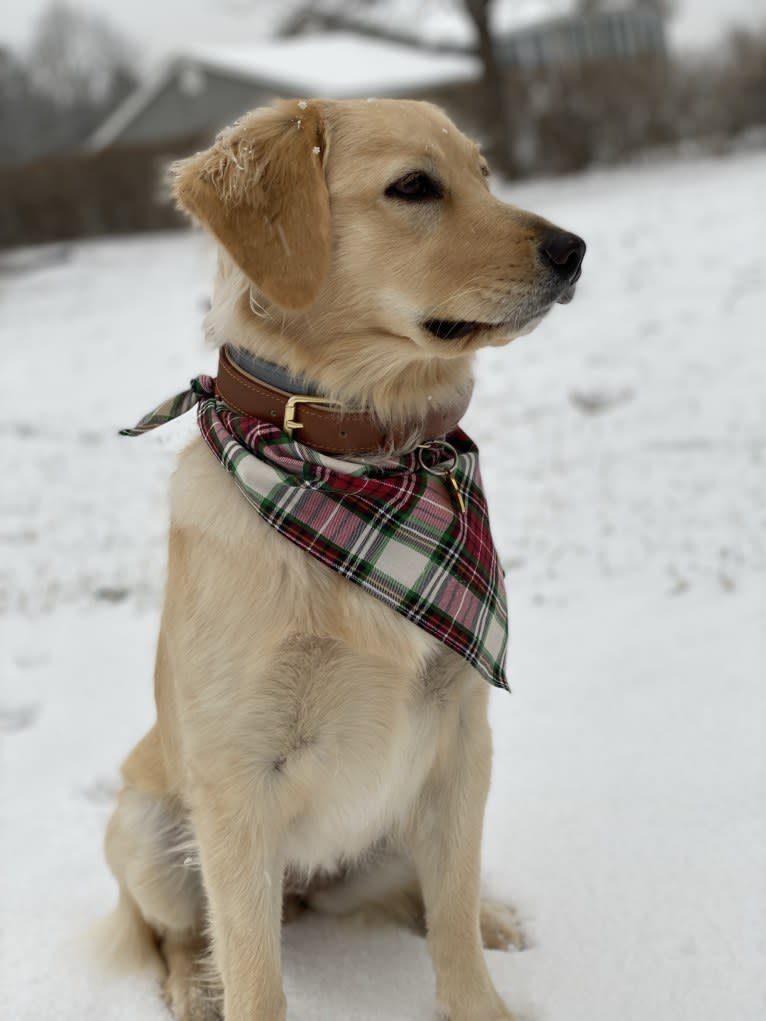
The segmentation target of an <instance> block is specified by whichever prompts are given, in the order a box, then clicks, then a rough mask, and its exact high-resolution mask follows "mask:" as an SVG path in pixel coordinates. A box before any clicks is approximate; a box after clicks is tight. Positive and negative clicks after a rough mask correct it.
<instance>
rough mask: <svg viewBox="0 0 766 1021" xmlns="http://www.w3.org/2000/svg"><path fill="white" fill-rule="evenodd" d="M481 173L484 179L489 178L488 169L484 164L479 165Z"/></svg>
mask: <svg viewBox="0 0 766 1021" xmlns="http://www.w3.org/2000/svg"><path fill="white" fill-rule="evenodd" d="M481 172H482V174H484V176H485V177H489V173H490V171H489V167H488V166H487V164H486V163H482V164H481Z"/></svg>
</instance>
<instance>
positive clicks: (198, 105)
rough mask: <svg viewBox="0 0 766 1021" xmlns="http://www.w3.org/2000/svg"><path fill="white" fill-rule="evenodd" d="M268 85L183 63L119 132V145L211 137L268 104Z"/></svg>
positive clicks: (272, 96) (269, 98)
mask: <svg viewBox="0 0 766 1021" xmlns="http://www.w3.org/2000/svg"><path fill="white" fill-rule="evenodd" d="M274 96H275V92H274V91H273V90H271V89H270V88H269V87H268V86H267V85H259V84H254V83H253V82H248V81H245V80H244V79H240V78H235V77H231V76H228V75H223V74H220V73H217V72H213V71H209V70H203V69H201V68H196V67H195V66H194V65H191V64H184V65H180V66H178V67H176V68H174V70H173V73H172V74H171V76H170V77H169V79H168V81H167V82H166V84H165V86H164V87H163V88H162V89H161V90H160V91H159V92H158V93H156V94H155V95H154V97H153V98H152V100H151V102H150V103H149V104H148V105H147V106H146V107H145V108H144V109H143V110H141V111H140V112H139V113H138V114H137V115H136V117H134V118H133V120H131V121H130V123H129V124H128V125H127V126H126V127H125V128H124V130H123V131H121V132H120V135H119V142H120V144H128V145H129V144H131V143H134V142H138V143H140V142H159V141H165V140H167V139H173V138H190V137H192V136H196V135H202V134H208V135H214V134H215V133H216V131H218V130H219V129H220V128H222V127H225V126H226V125H227V124H230V123H231V122H232V121H233V120H236V118H237V117H239V116H240V115H241V114H243V113H246V112H247V111H248V110H252V109H253V108H254V107H256V106H262V105H263V104H264V103H268V102H270V101H271V100H272V99H273V98H274Z"/></svg>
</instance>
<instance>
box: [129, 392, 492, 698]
mask: <svg viewBox="0 0 766 1021" xmlns="http://www.w3.org/2000/svg"><path fill="white" fill-rule="evenodd" d="M214 382H215V381H214V380H213V379H212V378H211V377H210V376H197V377H196V379H193V380H192V381H191V385H190V389H189V390H185V391H184V392H183V393H180V394H178V395H177V396H175V397H172V398H171V399H170V400H167V401H165V402H164V404H161V405H160V406H159V407H158V408H156V409H155V410H154V411H152V412H150V413H149V414H148V415H145V416H144V417H143V418H142V419H141V421H140V422H139V423H138V425H137V426H136V427H135V428H134V429H123V430H122V433H121V435H123V436H139V435H141V433H144V432H147V431H148V430H150V429H155V428H157V426H160V425H164V424H165V423H166V422H169V421H170V420H171V419H174V418H177V417H178V416H179V415H182V414H183V413H184V412H185V411H188V410H189V409H190V408H191V407H193V406H194V405H195V404H198V408H197V421H198V424H199V427H200V430H201V432H202V435H203V437H204V438H205V440H206V442H207V444H208V446H209V447H210V449H211V450H212V451H213V453H214V454H215V456H216V457H217V458H218V460H219V461H220V462H221V464H222V465H223V466H224V468H226V470H227V471H228V472H229V473H230V474H231V475H232V476H233V478H234V481H235V483H236V484H237V486H238V487H239V489H240V491H241V492H242V494H243V495H244V497H245V499H246V500H247V501H248V503H250V505H251V506H252V507H253V509H254V510H255V511H256V512H257V513H258V514H259V515H260V516H261V517H262V518H263V520H264V521H266V522H267V523H268V524H269V525H271V526H272V528H275V529H276V530H277V531H278V532H279V533H281V534H282V535H284V536H285V538H287V539H289V540H290V541H291V542H293V543H295V545H296V546H300V548H301V549H302V550H305V552H306V553H308V554H309V555H310V556H312V557H315V558H316V559H317V560H319V561H321V562H322V563H323V564H326V565H327V566H328V567H331V568H332V569H333V570H334V571H337V572H338V574H340V575H341V576H342V577H343V578H346V579H347V580H348V581H350V582H353V583H354V584H356V585H359V586H360V587H361V588H363V589H364V590H365V592H369V593H370V595H373V596H375V597H376V598H377V599H380V600H381V601H382V602H384V603H385V604H386V606H390V607H391V608H392V609H394V610H396V611H397V613H400V614H402V616H404V617H406V618H407V620H409V621H412V623H413V624H416V625H417V626H418V627H420V628H422V629H423V630H424V631H427V632H428V634H430V635H433V636H434V637H435V638H437V639H438V640H439V641H440V642H443V643H444V645H447V646H449V648H450V649H454V651H455V652H457V653H459V654H460V655H461V656H463V657H464V659H466V660H467V661H468V662H469V663H470V664H471V666H473V667H474V668H475V669H476V670H477V671H478V672H479V674H480V675H481V676H482V677H483V678H484V679H485V680H486V681H489V682H490V684H494V685H496V686H497V687H500V688H506V689H507V688H508V683H507V681H506V678H505V669H504V664H505V649H506V644H507V639H508V628H507V610H506V602H505V587H504V585H503V575H502V570H501V568H500V562H499V559H498V556H497V551H496V550H495V547H494V544H493V542H492V535H491V533H490V529H489V517H488V513H487V502H486V500H485V498H484V493H483V491H482V488H481V477H480V475H479V452H478V449H477V448H476V446H475V444H474V443H473V442H472V441H471V440H470V439H469V437H468V436H466V434H465V433H464V432H463V431H462V430H460V429H456V430H455V431H454V432H452V433H450V435H449V436H448V437H447V441H448V442H449V444H450V445H451V447H452V448H454V453H453V451H452V450H450V449H449V448H448V447H445V446H444V445H442V444H440V443H439V442H438V441H436V442H435V443H433V444H427V445H425V446H424V447H423V448H420V449H419V450H418V451H415V452H413V453H411V454H404V455H403V456H399V457H390V458H387V459H385V460H380V461H379V462H377V463H376V464H357V463H356V462H354V461H345V460H340V459H338V458H335V457H332V456H330V455H327V454H321V453H319V452H318V451H316V450H313V449H312V448H311V447H307V446H304V445H303V444H301V443H298V442H296V441H295V440H293V439H291V438H290V437H289V436H287V434H286V433H284V432H282V431H281V429H279V427H278V426H276V425H274V424H272V423H271V422H266V421H263V420H262V419H259V418H252V417H249V416H246V415H242V414H239V413H238V412H235V411H232V410H231V409H230V408H229V407H228V406H227V405H226V404H224V403H223V401H221V400H219V399H218V398H217V397H216V396H215V391H214ZM463 508H464V509H463Z"/></svg>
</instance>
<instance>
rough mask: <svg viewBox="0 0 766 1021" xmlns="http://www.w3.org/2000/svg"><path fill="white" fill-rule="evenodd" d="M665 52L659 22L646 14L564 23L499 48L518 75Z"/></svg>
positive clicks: (537, 29) (509, 39)
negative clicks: (518, 72)
mask: <svg viewBox="0 0 766 1021" xmlns="http://www.w3.org/2000/svg"><path fill="white" fill-rule="evenodd" d="M664 52H665V33H664V27H663V24H662V19H661V18H660V17H659V16H658V15H656V14H653V13H652V12H650V11H614V12H607V13H604V14H594V15H585V16H583V17H580V18H566V19H562V20H560V21H552V22H549V23H547V24H543V25H538V26H536V27H535V28H530V29H527V30H525V31H521V32H514V33H512V34H511V35H508V36H506V37H505V38H504V39H501V40H500V41H499V43H498V53H499V56H500V60H501V62H502V63H503V64H504V65H505V66H506V67H508V68H512V69H514V70H520V71H527V70H535V69H536V68H541V67H550V66H555V65H556V64H570V63H584V62H586V61H589V60H610V59H623V58H631V57H640V56H649V55H654V56H661V55H662V54H664Z"/></svg>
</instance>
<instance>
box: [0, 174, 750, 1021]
mask: <svg viewBox="0 0 766 1021" xmlns="http://www.w3.org/2000/svg"><path fill="white" fill-rule="evenodd" d="M764 180H766V155H764V154H750V155H742V156H739V157H736V158H727V159H723V160H709V161H704V162H688V163H683V164H675V165H667V166H655V167H647V168H644V169H630V170H621V171H616V172H609V173H598V174H590V175H586V176H581V177H572V178H569V179H565V180H557V181H550V182H547V181H543V182H534V183H530V184H525V185H524V186H522V187H518V188H515V189H514V190H513V191H512V192H511V193H510V194H509V197H510V198H511V199H513V200H514V201H517V202H518V203H519V204H523V205H526V206H528V207H529V208H533V209H535V210H537V211H538V212H541V213H544V214H546V215H548V216H550V217H551V218H552V219H554V220H556V221H557V222H559V223H560V224H562V225H564V226H567V227H570V228H571V229H573V230H576V231H578V232H580V233H582V234H583V235H584V237H585V238H586V239H587V241H588V243H589V252H588V256H587V258H586V263H585V275H584V278H583V281H582V283H581V285H580V291H579V294H578V296H577V298H576V300H575V302H574V304H573V305H571V306H569V307H566V308H557V309H556V310H555V311H554V312H553V314H552V315H551V316H550V318H549V320H548V321H546V322H545V323H544V324H543V326H542V327H541V328H540V329H539V330H538V332H537V333H536V334H534V335H532V336H531V337H528V338H525V339H523V340H521V341H519V342H518V343H517V344H515V345H514V346H513V347H511V348H509V349H506V350H502V351H493V352H489V353H487V354H486V355H485V356H484V357H483V358H482V359H481V361H480V364H479V371H478V385H477V392H476V397H475V399H474V403H473V406H472V410H471V412H470V414H469V420H468V422H467V425H468V428H469V431H471V432H472V433H473V434H474V435H475V437H476V438H477V439H478V440H479V441H480V443H481V445H482V448H483V463H484V475H485V482H486V484H487V488H488V490H489V496H490V504H491V506H492V508H493V512H494V516H493V521H494V530H495V534H496V539H497V542H498V545H499V547H500V550H501V553H502V556H503V559H504V562H505V566H506V569H507V582H508V589H509V596H510V602H511V616H512V647H511V655H510V663H509V667H510V671H509V673H510V677H511V683H512V686H513V689H514V694H513V695H512V696H507V695H504V694H502V693H499V692H498V693H493V696H492V699H493V701H492V720H493V726H494V731H495V738H496V757H495V772H494V782H493V788H492V793H491V797H490V804H489V811H488V817H487V826H486V840H485V876H486V887H487V892H488V893H489V894H491V895H492V896H494V897H497V898H500V899H507V900H510V901H512V902H514V903H515V904H516V905H517V907H518V908H519V909H520V912H521V914H522V917H523V919H524V921H525V924H526V926H527V931H528V934H529V937H530V943H531V946H530V948H529V949H528V950H526V951H524V952H523V953H515V954H510V955H504V954H500V953H491V954H489V955H488V957H489V964H490V968H491V970H492V972H493V974H494V976H495V978H496V981H497V984H498V986H499V988H500V989H501V990H502V992H503V993H504V994H505V996H506V998H507V1000H508V1002H509V1003H510V1004H511V1005H512V1006H514V1007H516V1008H517V1009H518V1010H519V1012H520V1013H522V1014H523V1016H524V1017H525V1018H527V1019H530V1021H616V1019H619V1021H729V1019H731V1021H761V1019H762V1018H763V1017H764V1016H766V979H764V970H763V963H764V955H765V954H766V685H765V684H764V679H765V678H764V674H765V673H766V626H765V625H766V586H765V584H764V580H765V576H766V528H765V526H766V521H765V520H764V519H765V517H766V476H765V475H764V467H765V466H766V416H765V415H764V407H765V405H766V354H765V353H764V343H765V337H764V329H763V302H764V298H765V297H766V264H764V261H763V259H762V258H760V255H761V253H762V252H763V238H764V235H765V234H766V207H764V202H763V182H764ZM211 266H212V263H211V253H210V249H209V247H208V245H207V244H206V243H205V242H204V240H203V239H202V238H201V237H199V236H192V235H163V236H156V237H151V238H131V239H127V240H110V241H104V242H97V243H89V244H75V245H65V246H58V247H56V246H54V247H52V248H47V249H41V250H35V251H30V250H25V251H19V252H13V253H10V254H9V255H4V256H2V258H1V259H0V332H1V333H2V364H3V370H4V371H3V382H4V392H5V394H6V403H7V404H8V402H10V407H7V408H6V411H7V414H5V415H4V416H3V418H2V421H0V443H1V444H2V463H3V483H2V486H0V593H1V598H2V604H1V605H0V610H1V611H2V612H1V615H0V672H1V673H0V724H2V731H3V733H2V738H1V740H2V748H1V755H2V760H1V762H0V769H1V772H0V1003H1V1004H2V1008H1V1009H0V1010H1V1012H2V1016H3V1017H4V1018H6V1017H7V1018H8V1019H13V1021H47V1019H49V1018H50V1019H53V1018H55V1019H56V1021H91V1019H93V1021H122V1019H125V1021H127V1019H130V1021H135V1019H138V1018H141V1019H142V1021H160V1019H162V1018H164V1017H165V1016H166V1015H165V1011H164V1008H163V1007H162V1005H161V1003H160V1001H159V999H158V998H157V996H156V991H155V990H154V988H153V987H152V985H151V983H149V982H147V981H145V980H142V979H141V978H126V979H122V978H120V979H116V978H114V977H110V976H108V975H104V974H103V973H101V972H100V971H99V970H98V969H97V968H96V967H95V965H94V964H93V962H92V961H91V960H90V959H89V958H88V956H87V955H86V954H85V953H84V952H83V950H82V947H81V936H82V933H83V932H84V931H85V930H86V929H87V927H88V925H89V924H90V923H91V922H92V921H93V920H95V919H96V918H98V917H99V916H100V915H101V914H102V913H103V912H105V911H106V910H107V909H108V908H109V907H110V906H111V904H112V902H113V899H114V895H115V888H114V884H113V881H112V879H111V877H110V876H109V874H108V872H107V869H106V866H105V865H104V863H103V860H102V855H101V848H100V844H101V839H102V833H103V828H104V824H105V821H106V818H107V816H108V813H109V810H110V799H111V796H112V793H113V791H114V788H115V784H116V774H117V766H118V763H119V761H120V760H121V758H122V757H123V756H124V754H125V753H126V752H127V751H128V749H129V748H130V746H131V744H132V742H134V741H135V740H136V738H138V737H139V736H140V734H141V733H142V732H143V730H144V729H145V728H146V726H147V725H148V724H149V722H150V720H151V718H152V703H151V666H152V656H153V643H154V640H155V636H156V631H157V623H158V611H159V604H160V597H161V589H162V578H163V567H164V558H165V552H164V532H165V523H164V517H163V508H164V501H165V491H166V485H167V477H168V473H169V472H170V470H171V466H172V462H173V455H174V451H175V450H176V449H177V448H178V446H179V445H180V444H181V443H182V442H183V440H184V438H185V437H186V436H188V435H189V434H190V433H191V432H192V431H193V428H194V427H193V423H192V422H190V421H184V422H181V423H176V424H174V425H173V426H170V427H168V428H167V429H165V430H163V431H161V432H159V433H154V434H152V435H150V436H146V437H143V438H141V439H134V440H128V439H119V438H118V437H117V436H116V430H117V428H118V427H120V426H123V425H129V424H132V423H133V422H134V421H135V420H136V419H137V418H138V417H139V416H140V415H141V414H143V412H145V411H146V410H148V409H149V408H150V407H151V406H153V405H154V404H155V403H156V402H157V401H158V400H159V399H161V398H163V397H165V396H166V395H168V394H170V393H172V392H175V391H176V390H178V389H181V388H182V387H183V386H184V385H185V383H186V381H187V380H188V379H189V378H190V377H191V376H192V375H194V374H196V373H197V372H200V371H205V370H207V371H209V370H211V369H212V368H213V366H214V358H213V356H212V355H211V353H210V352H207V351H205V350H204V349H203V346H202V342H201V333H200V329H199V322H200V318H201V314H202V308H203V303H204V300H205V296H206V294H207V289H208V283H209V280H210V275H211ZM284 968H285V982H286V986H287V993H288V999H289V1003H290V1013H289V1017H290V1019H291V1021H293V1019H295V1021H318V1019H320V1018H321V1019H326V1018H332V1019H333V1021H346V1019H348V1021H351V1019H352V1018H353V1019H354V1021H357V1019H359V1018H363V1019H369V1021H384V1019H385V1021H392V1019H393V1021H409V1019H412V1021H415V1019H427V1018H430V1017H433V1016H434V1006H433V1005H434V998H433V979H432V976H431V970H430V966H429V963H428V959H427V955H426V951H425V947H424V945H423V944H422V943H421V942H420V941H418V940H416V939H415V938H414V937H411V936H409V935H407V934H404V933H401V932H399V931H396V930H382V931H370V932H366V933H365V934H364V935H360V934H359V932H358V931H356V930H355V929H354V928H350V927H348V926H344V925H342V924H338V923H337V922H331V921H326V920H321V919H306V920H302V921H300V922H299V923H297V924H295V925H293V926H290V927H288V928H287V930H286V933H285V960H284Z"/></svg>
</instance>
